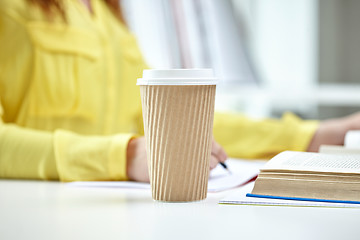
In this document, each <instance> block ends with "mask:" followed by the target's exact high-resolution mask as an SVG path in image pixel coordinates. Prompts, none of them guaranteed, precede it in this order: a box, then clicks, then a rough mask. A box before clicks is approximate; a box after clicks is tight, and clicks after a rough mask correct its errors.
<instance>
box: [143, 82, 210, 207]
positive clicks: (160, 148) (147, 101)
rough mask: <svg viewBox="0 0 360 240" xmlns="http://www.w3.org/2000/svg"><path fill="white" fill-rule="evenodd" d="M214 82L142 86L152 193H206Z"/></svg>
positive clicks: (171, 197)
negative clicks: (191, 84) (196, 84)
mask: <svg viewBox="0 0 360 240" xmlns="http://www.w3.org/2000/svg"><path fill="white" fill-rule="evenodd" d="M215 91H216V85H199V86H164V85H154V86H150V85H143V86H140V93H141V99H142V109H143V120H144V130H145V137H146V144H147V158H148V164H149V171H150V183H151V188H152V196H153V199H155V200H160V201H175V202H183V201H185V202H186V201H196V200H202V199H204V198H206V195H207V184H208V177H209V164H210V155H211V142H212V127H213V119H214V102H215Z"/></svg>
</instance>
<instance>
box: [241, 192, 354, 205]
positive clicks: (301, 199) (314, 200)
mask: <svg viewBox="0 0 360 240" xmlns="http://www.w3.org/2000/svg"><path fill="white" fill-rule="evenodd" d="M246 197H253V198H270V199H281V200H295V201H311V202H327V203H346V204H360V201H347V200H332V199H318V198H300V197H281V196H272V195H260V194H252V193H247V194H246Z"/></svg>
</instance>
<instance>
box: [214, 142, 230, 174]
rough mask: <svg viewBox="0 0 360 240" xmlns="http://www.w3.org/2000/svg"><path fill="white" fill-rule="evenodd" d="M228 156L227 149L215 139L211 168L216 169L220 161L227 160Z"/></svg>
mask: <svg viewBox="0 0 360 240" xmlns="http://www.w3.org/2000/svg"><path fill="white" fill-rule="evenodd" d="M227 158H228V156H227V154H226V153H225V150H224V149H223V148H222V147H221V146H220V145H219V144H218V143H217V142H215V140H213V141H212V148H211V158H210V170H211V169H214V168H215V167H216V166H217V164H218V163H219V162H222V163H223V162H225V161H226V159H227Z"/></svg>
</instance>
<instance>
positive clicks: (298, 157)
mask: <svg viewBox="0 0 360 240" xmlns="http://www.w3.org/2000/svg"><path fill="white" fill-rule="evenodd" d="M276 169H278V170H291V171H318V172H330V173H331V172H334V173H336V172H341V173H360V155H356V154H348V155H345V154H344V155H342V154H322V153H309V152H293V151H285V152H282V153H280V154H278V155H276V156H275V157H274V158H272V159H271V160H270V161H269V162H268V163H267V164H266V165H265V166H264V167H263V168H262V169H261V170H262V171H269V170H276Z"/></svg>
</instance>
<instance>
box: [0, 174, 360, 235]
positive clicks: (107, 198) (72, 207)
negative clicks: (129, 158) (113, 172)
mask: <svg viewBox="0 0 360 240" xmlns="http://www.w3.org/2000/svg"><path fill="white" fill-rule="evenodd" d="M231 191H236V189H235V190H231ZM231 191H225V192H221V193H211V194H210V193H209V194H208V198H207V199H206V200H204V201H200V202H193V203H162V202H155V201H153V200H152V199H151V193H150V190H139V189H126V190H125V189H100V188H72V187H68V186H66V185H65V184H62V183H58V182H42V181H11V180H0V239H4V240H5V239H37V240H41V239H47V240H48V239H86V240H89V239H107V240H108V239H122V240H123V239H126V240H128V239H130V240H131V239H137V240H138V239H156V240H161V239H166V240H168V239H172V240H173V239H182V240H183V239H277V240H278V239H360V228H359V221H360V210H359V209H339V208H308V207H269V206H235V205H219V204H217V202H218V201H219V200H220V199H221V198H223V197H224V196H226V195H227V194H229V193H230V192H231Z"/></svg>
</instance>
